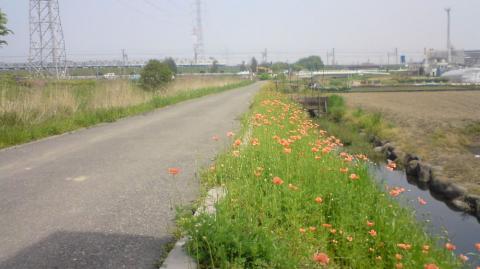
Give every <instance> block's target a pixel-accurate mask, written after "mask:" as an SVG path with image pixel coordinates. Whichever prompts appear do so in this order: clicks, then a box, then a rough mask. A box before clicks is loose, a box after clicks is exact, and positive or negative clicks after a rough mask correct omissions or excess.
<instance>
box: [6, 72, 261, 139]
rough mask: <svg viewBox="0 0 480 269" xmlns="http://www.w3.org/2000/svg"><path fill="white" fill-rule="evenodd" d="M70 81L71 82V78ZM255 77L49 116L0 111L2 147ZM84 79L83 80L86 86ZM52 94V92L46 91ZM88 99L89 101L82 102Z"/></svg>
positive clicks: (216, 91) (127, 114) (197, 95)
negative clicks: (26, 117)
mask: <svg viewBox="0 0 480 269" xmlns="http://www.w3.org/2000/svg"><path fill="white" fill-rule="evenodd" d="M67 83H70V82H67ZM251 83H252V82H251V81H242V82H239V83H234V84H229V85H226V86H223V87H210V88H201V89H196V90H191V91H182V92H178V93H177V94H174V95H171V96H155V97H153V98H152V99H151V100H150V101H148V102H146V103H141V104H138V105H132V106H127V107H111V108H100V109H85V110H82V109H79V110H78V111H77V112H73V113H72V112H68V113H58V114H57V115H56V116H53V117H49V118H48V119H46V120H43V121H40V122H35V121H24V120H21V119H20V116H19V115H18V114H16V113H4V114H1V115H0V148H5V147H8V146H12V145H17V144H21V143H25V142H29V141H33V140H36V139H39V138H43V137H48V136H51V135H57V134H62V133H65V132H69V131H73V130H76V129H79V128H83V127H89V126H92V125H95V124H98V123H102V122H114V121H116V120H118V119H120V118H124V117H127V116H132V115H136V114H140V113H145V112H148V111H152V110H154V109H157V108H161V107H165V106H168V105H172V104H176V103H179V102H182V101H185V100H189V99H193V98H198V97H202V96H205V95H209V94H214V93H219V92H223V91H226V90H230V89H234V88H238V87H242V86H247V85H249V84H251ZM83 84H84V83H80V86H81V87H83V86H84V85H83ZM75 92H76V93H78V95H81V96H78V98H80V99H82V96H83V97H84V99H87V97H88V96H89V94H87V93H86V91H82V90H78V91H75ZM46 94H48V93H46ZM81 103H87V102H81Z"/></svg>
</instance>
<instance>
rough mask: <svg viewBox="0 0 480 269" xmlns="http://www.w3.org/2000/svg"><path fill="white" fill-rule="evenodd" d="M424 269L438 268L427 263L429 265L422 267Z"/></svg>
mask: <svg viewBox="0 0 480 269" xmlns="http://www.w3.org/2000/svg"><path fill="white" fill-rule="evenodd" d="M423 268H425V269H440V268H438V266H437V265H436V264H434V263H429V264H425V266H424V267H423Z"/></svg>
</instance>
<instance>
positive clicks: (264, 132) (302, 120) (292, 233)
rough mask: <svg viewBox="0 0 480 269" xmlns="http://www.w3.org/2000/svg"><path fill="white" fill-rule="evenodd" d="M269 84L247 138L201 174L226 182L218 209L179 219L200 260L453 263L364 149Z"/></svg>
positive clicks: (273, 264)
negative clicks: (348, 149)
mask: <svg viewBox="0 0 480 269" xmlns="http://www.w3.org/2000/svg"><path fill="white" fill-rule="evenodd" d="M269 88H271V85H270V86H266V89H263V91H262V92H261V93H260V94H259V95H258V96H257V97H256V99H255V102H254V105H253V107H252V110H251V111H250V112H249V113H248V114H247V115H246V117H245V119H244V130H243V133H245V134H246V135H247V134H248V137H249V139H245V137H244V139H243V141H242V140H240V139H238V140H235V141H234V142H233V146H232V149H231V150H230V151H229V152H227V153H225V154H222V155H220V156H219V157H218V159H217V162H216V164H215V166H213V167H211V168H210V169H209V171H208V172H206V173H205V175H204V176H203V181H204V183H205V184H206V185H207V186H211V185H223V186H225V188H226V189H227V196H226V198H225V199H223V200H222V201H220V202H219V203H218V204H217V213H216V215H215V216H210V215H200V216H198V217H184V218H181V219H180V221H179V225H180V226H181V227H182V229H183V231H184V232H185V233H187V234H188V236H189V237H190V241H189V244H188V251H189V253H190V254H191V255H192V256H193V257H195V258H196V259H197V260H198V263H199V264H200V266H201V268H289V269H290V268H323V267H325V266H328V267H329V268H423V267H424V266H426V265H430V266H432V267H429V268H437V267H433V266H434V265H435V266H438V267H440V268H457V267H460V264H459V263H458V261H457V259H456V258H455V256H454V254H453V253H452V252H449V251H447V250H445V249H443V248H438V247H436V246H438V243H440V242H438V240H439V239H434V238H431V237H429V236H428V235H427V234H426V233H425V231H424V227H422V226H421V225H420V224H418V223H417V222H416V221H415V218H414V215H413V213H412V211H411V210H409V209H406V208H403V207H400V206H399V205H398V203H397V202H396V201H395V198H393V197H390V196H389V195H387V194H386V193H384V192H383V191H382V189H381V188H380V187H379V186H378V185H377V184H375V183H374V181H373V180H372V179H371V178H370V176H369V175H368V168H367V165H366V162H365V156H363V155H350V154H347V153H344V152H340V151H341V150H342V148H341V142H340V141H339V140H338V139H337V138H335V137H333V136H329V135H328V134H327V133H326V132H325V131H322V130H320V129H319V126H318V125H317V124H315V123H314V122H313V121H312V120H310V119H308V118H307V116H306V114H305V113H304V111H303V110H302V109H301V108H300V107H298V106H297V105H296V104H294V103H292V102H291V101H290V100H288V99H287V98H286V97H285V95H281V94H278V93H274V92H273V91H272V90H271V89H269ZM245 130H249V131H248V132H247V131H245ZM250 130H251V131H250ZM247 140H248V141H247Z"/></svg>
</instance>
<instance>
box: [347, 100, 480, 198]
mask: <svg viewBox="0 0 480 269" xmlns="http://www.w3.org/2000/svg"><path fill="white" fill-rule="evenodd" d="M343 96H344V97H345V99H346V101H347V105H348V106H350V107H361V108H363V109H365V110H367V111H374V112H381V113H382V114H383V115H384V116H385V118H386V119H388V120H389V121H391V122H392V123H393V124H394V125H395V127H396V128H395V131H396V135H395V137H394V138H393V140H395V142H396V143H397V144H398V145H399V146H400V147H401V148H402V149H403V150H404V151H406V152H412V153H415V154H418V155H419V156H421V157H423V159H425V160H427V161H428V162H430V163H432V164H433V165H437V166H441V167H442V168H443V169H444V175H445V176H447V177H449V178H451V179H452V180H454V181H456V182H460V183H462V184H463V185H464V186H466V187H467V188H468V189H470V190H471V191H472V192H475V193H480V159H479V158H475V157H474V155H473V154H472V153H471V152H470V151H469V150H468V148H469V147H472V146H478V145H480V132H478V128H477V129H475V128H469V127H471V126H472V125H476V126H478V124H479V123H480V92H473V91H472V92H430V93H424V92H419V93H415V92H408V93H407V92H406V93H351V94H343Z"/></svg>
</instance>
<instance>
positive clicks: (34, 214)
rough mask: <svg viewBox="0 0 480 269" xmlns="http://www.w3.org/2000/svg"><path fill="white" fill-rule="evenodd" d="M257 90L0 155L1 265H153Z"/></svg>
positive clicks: (236, 92) (207, 99)
mask: <svg viewBox="0 0 480 269" xmlns="http://www.w3.org/2000/svg"><path fill="white" fill-rule="evenodd" d="M260 85H261V84H260V83H256V84H253V85H251V86H247V87H243V88H238V89H234V90H229V91H226V92H223V93H220V94H215V95H210V96H205V97H202V98H199V99H194V100H190V101H186V102H182V103H179V104H176V105H172V106H169V107H166V108H162V109H158V110H156V111H153V112H150V113H146V114H143V115H138V116H134V117H129V118H126V119H122V120H120V121H117V122H114V123H109V124H101V125H98V126H95V127H92V128H88V129H83V130H79V131H76V132H73V133H69V134H65V135H60V136H55V137H51V138H47V139H43V140H40V141H36V142H33V143H29V144H25V145H21V146H17V147H12V148H8V149H4V150H1V151H0V268H1V269H16V268H22V269H24V268H36V269H37V268H59V269H63V268H102V269H103V268H153V267H154V264H155V262H156V261H157V260H158V259H159V257H160V255H161V254H162V249H163V246H164V245H165V243H166V242H168V241H169V240H171V238H172V237H171V233H172V230H173V229H174V222H173V217H174V215H175V212H174V211H175V210H172V207H173V205H175V204H180V203H183V204H186V203H189V202H191V201H194V200H195V199H196V198H197V195H198V193H199V182H198V174H197V173H198V172H199V169H200V168H202V167H205V166H206V165H208V164H209V163H210V162H211V161H212V159H213V158H214V157H215V155H216V154H217V153H218V152H219V151H221V150H222V149H224V148H225V147H226V146H227V145H229V144H230V143H231V140H230V139H231V138H227V136H226V133H227V132H228V131H230V130H238V127H239V118H240V116H241V115H242V114H243V112H245V111H247V110H248V107H249V104H250V103H251V101H252V98H253V96H254V94H255V93H256V92H257V91H258V89H259V87H260ZM213 136H218V137H219V138H220V139H219V141H215V140H214V139H212V137H213ZM170 167H178V168H180V173H179V174H178V175H176V176H172V175H169V174H168V172H167V171H168V168H170Z"/></svg>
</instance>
